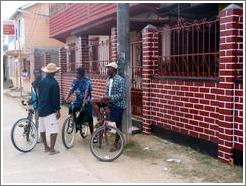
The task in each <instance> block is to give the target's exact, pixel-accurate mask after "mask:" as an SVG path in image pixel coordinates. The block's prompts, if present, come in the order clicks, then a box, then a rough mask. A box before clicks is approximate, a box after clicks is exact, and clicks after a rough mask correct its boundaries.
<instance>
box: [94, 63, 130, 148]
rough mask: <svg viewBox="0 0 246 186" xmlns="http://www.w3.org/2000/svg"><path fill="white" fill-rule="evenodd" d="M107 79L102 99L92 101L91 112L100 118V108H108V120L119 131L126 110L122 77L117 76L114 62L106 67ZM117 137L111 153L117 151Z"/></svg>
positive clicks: (116, 67)
mask: <svg viewBox="0 0 246 186" xmlns="http://www.w3.org/2000/svg"><path fill="white" fill-rule="evenodd" d="M106 67H107V74H108V79H107V81H106V92H105V96H104V97H103V98H102V99H98V100H97V99H95V100H94V101H93V111H94V113H95V114H96V115H97V116H99V117H100V107H107V106H108V107H109V109H110V116H109V118H108V119H109V120H110V121H112V122H115V123H116V126H117V128H118V129H119V130H122V115H123V111H124V109H126V87H125V80H124V78H123V77H121V76H120V75H118V74H117V70H118V65H117V63H115V62H112V63H109V64H108V65H106ZM118 141H119V136H116V139H115V143H114V144H113V146H112V148H111V149H110V151H111V152H113V151H115V150H117V143H118Z"/></svg>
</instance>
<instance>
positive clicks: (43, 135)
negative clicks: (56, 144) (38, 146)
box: [40, 132, 50, 152]
mask: <svg viewBox="0 0 246 186" xmlns="http://www.w3.org/2000/svg"><path fill="white" fill-rule="evenodd" d="M40 135H41V137H42V141H43V143H44V151H45V152H49V151H50V147H49V146H48V145H47V141H46V133H45V132H40Z"/></svg>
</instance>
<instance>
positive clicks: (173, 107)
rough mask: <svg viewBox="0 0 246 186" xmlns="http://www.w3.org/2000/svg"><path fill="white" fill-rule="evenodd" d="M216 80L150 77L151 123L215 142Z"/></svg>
mask: <svg viewBox="0 0 246 186" xmlns="http://www.w3.org/2000/svg"><path fill="white" fill-rule="evenodd" d="M219 92H223V90H221V89H218V88H217V83H208V82H207V83H204V82H184V81H168V80H158V79H155V80H152V82H151V93H150V96H151V99H150V101H151V124H153V125H158V126H162V127H164V128H166V129H169V130H173V131H175V132H179V133H183V134H186V135H190V136H193V137H196V138H201V139H204V140H207V141H212V142H214V143H217V131H218V126H217V124H216V119H217V113H216V109H217V107H218V106H219V102H217V101H216V97H217V95H216V93H219Z"/></svg>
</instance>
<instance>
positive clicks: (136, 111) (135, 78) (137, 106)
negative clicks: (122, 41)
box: [130, 41, 143, 120]
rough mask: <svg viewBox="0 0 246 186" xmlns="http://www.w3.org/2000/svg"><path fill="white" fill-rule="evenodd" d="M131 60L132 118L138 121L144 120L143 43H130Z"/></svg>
mask: <svg viewBox="0 0 246 186" xmlns="http://www.w3.org/2000/svg"><path fill="white" fill-rule="evenodd" d="M130 60H131V65H132V89H131V103H132V116H133V117H134V118H135V119H137V120H142V106H143V102H142V100H143V99H142V97H143V93H142V41H136V42H131V43H130Z"/></svg>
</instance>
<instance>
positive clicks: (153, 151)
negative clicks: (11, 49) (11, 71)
mask: <svg viewBox="0 0 246 186" xmlns="http://www.w3.org/2000/svg"><path fill="white" fill-rule="evenodd" d="M66 114H67V110H66V108H65V107H63V109H62V118H61V119H60V120H59V122H60V126H61V123H62V121H64V119H65V117H66ZM2 116H3V123H2V135H3V136H2V137H3V142H2V145H3V148H2V149H3V152H2V155H3V162H2V166H3V172H2V176H3V177H2V183H3V184H9V183H151V182H156V183H191V182H197V183H199V182H242V168H240V167H231V166H228V165H224V164H222V163H221V162H218V161H217V160H215V159H213V158H211V157H208V156H206V155H200V154H199V153H197V152H195V151H194V150H191V149H187V147H182V146H179V145H176V144H172V143H170V142H168V141H165V140H162V139H159V138H157V137H154V136H144V135H140V134H138V135H135V136H132V137H131V139H130V144H129V147H128V148H127V149H126V151H125V152H124V154H123V155H122V156H121V157H120V158H118V159H117V160H116V161H114V162H111V163H104V162H100V161H98V160H96V159H95V158H94V157H93V156H92V154H91V152H90V150H89V144H88V142H89V137H90V136H88V137H87V138H86V139H84V140H83V139H82V138H81V137H80V136H79V135H77V141H76V144H75V146H74V147H73V148H72V149H70V150H66V149H65V147H63V144H62V142H61V135H60V134H59V137H58V142H57V145H56V148H57V149H58V150H60V152H61V153H59V154H57V155H54V156H50V155H48V154H46V153H44V152H43V146H42V145H43V144H42V143H39V144H37V146H36V147H35V149H33V151H31V152H29V153H21V152H18V151H17V150H16V149H15V148H14V147H13V145H12V143H11V140H10V130H11V127H12V125H13V124H14V122H15V121H17V119H19V118H21V117H24V116H26V112H25V109H24V108H23V107H22V106H21V104H20V99H19V98H12V97H9V96H6V95H4V96H3V111H2ZM60 128H61V127H60ZM174 152H175V153H174ZM168 158H178V159H180V162H179V163H175V162H167V161H166V159H168ZM199 158H202V159H203V160H202V161H200V159H199ZM204 159H205V160H206V161H204ZM208 162H212V163H211V166H210V167H209V166H208V165H209V163H208ZM208 170H211V171H208ZM218 170H220V171H221V172H220V171H218ZM213 171H214V172H213ZM215 173H216V174H217V176H214V174H215Z"/></svg>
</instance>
